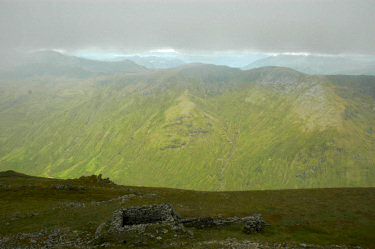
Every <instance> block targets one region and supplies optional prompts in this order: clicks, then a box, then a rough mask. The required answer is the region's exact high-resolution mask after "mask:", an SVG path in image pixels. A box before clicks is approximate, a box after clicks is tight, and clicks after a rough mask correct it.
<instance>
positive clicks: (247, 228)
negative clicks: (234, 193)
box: [242, 214, 267, 234]
mask: <svg viewBox="0 0 375 249" xmlns="http://www.w3.org/2000/svg"><path fill="white" fill-rule="evenodd" d="M266 224H267V223H266V222H265V221H264V220H263V218H262V216H261V215H260V214H254V215H253V216H249V217H247V219H246V223H245V225H244V226H243V229H242V231H243V232H244V233H246V234H251V233H259V232H261V231H262V230H263V228H264V226H265V225H266Z"/></svg>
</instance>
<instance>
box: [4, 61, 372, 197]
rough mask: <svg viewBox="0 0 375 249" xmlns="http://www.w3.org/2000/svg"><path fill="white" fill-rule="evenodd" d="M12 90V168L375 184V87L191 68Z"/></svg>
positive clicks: (8, 143)
mask: <svg viewBox="0 0 375 249" xmlns="http://www.w3.org/2000/svg"><path fill="white" fill-rule="evenodd" d="M66 73H67V74H66V75H65V76H63V77H60V76H59V77H57V76H54V75H50V76H46V75H43V76H34V77H28V78H14V77H10V78H6V77H3V78H2V79H1V80H0V88H1V90H0V95H1V96H0V116H1V119H0V169H1V170H9V169H11V170H16V171H19V172H23V173H28V174H33V175H38V176H48V177H58V178H71V177H79V176H81V175H91V174H100V173H102V174H104V175H107V176H110V177H111V179H113V180H114V181H115V182H116V183H119V184H129V185H138V186H153V187H173V188H184V189H195V190H250V189H293V188H326V187H372V186H374V181H373V179H374V176H375V167H374V158H375V154H374V153H375V151H374V148H375V146H374V142H375V135H374V133H373V129H375V98H374V96H375V94H374V92H375V77H373V76H319V75H317V76H316V75H308V74H303V73H300V72H297V71H294V70H292V69H288V68H280V67H264V68H258V69H253V70H247V71H243V70H240V69H234V68H229V67H225V66H214V65H208V64H189V65H184V66H181V67H178V68H173V69H167V70H159V71H146V72H138V73H127V74H122V73H119V74H110V75H96V76H90V77H85V78H82V77H76V76H75V75H74V74H73V75H70V76H69V72H66Z"/></svg>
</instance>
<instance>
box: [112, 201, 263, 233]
mask: <svg viewBox="0 0 375 249" xmlns="http://www.w3.org/2000/svg"><path fill="white" fill-rule="evenodd" d="M156 223H169V224H172V225H180V226H186V227H195V228H199V229H203V228H209V227H214V226H224V225H228V224H233V223H244V227H243V232H244V233H247V234H250V233H258V232H261V231H262V230H263V228H264V226H265V225H267V223H266V222H265V221H264V220H263V218H262V216H261V215H259V214H254V215H253V216H247V217H244V218H238V217H232V218H216V219H214V218H212V217H209V216H207V217H196V218H183V217H181V216H179V215H178V214H177V213H176V212H175V211H174V209H173V207H172V206H171V205H170V204H159V205H146V206H140V207H129V208H122V209H119V210H116V211H115V212H114V213H113V217H112V221H111V222H110V224H109V232H111V233H119V232H120V233H121V232H127V231H135V230H144V228H145V226H147V225H149V224H156Z"/></svg>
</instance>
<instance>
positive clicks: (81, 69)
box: [1, 51, 148, 78]
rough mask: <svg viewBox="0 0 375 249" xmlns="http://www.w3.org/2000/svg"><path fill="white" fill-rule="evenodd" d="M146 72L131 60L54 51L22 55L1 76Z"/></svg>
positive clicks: (74, 75) (76, 75) (70, 75)
mask: <svg viewBox="0 0 375 249" xmlns="http://www.w3.org/2000/svg"><path fill="white" fill-rule="evenodd" d="M147 70H148V69H147V68H145V67H143V66H140V65H138V64H136V63H134V62H133V61H131V60H122V61H116V62H108V61H95V60H88V59H83V58H78V57H75V56H67V55H63V54H61V53H58V52H54V51H41V52H34V53H29V54H24V55H22V57H21V58H20V59H19V60H18V61H15V62H14V63H13V65H12V66H11V67H8V68H7V70H3V72H2V73H1V75H2V76H3V77H21V78H22V77H24V78H27V77H33V76H38V77H41V76H67V77H88V76H93V75H108V74H117V73H118V74H120V73H138V72H145V71H147Z"/></svg>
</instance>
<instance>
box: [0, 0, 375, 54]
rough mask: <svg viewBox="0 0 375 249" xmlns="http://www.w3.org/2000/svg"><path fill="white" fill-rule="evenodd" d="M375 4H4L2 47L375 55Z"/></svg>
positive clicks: (0, 4) (307, 0)
mask: <svg viewBox="0 0 375 249" xmlns="http://www.w3.org/2000/svg"><path fill="white" fill-rule="evenodd" d="M374 13H375V0H316V1H313V0H247V1H245V0H220V1H214V0H199V1H197V0H148V1H146V0H124V1H120V0H92V1H90V0H0V50H2V51H12V50H38V49H60V50H62V51H70V52H72V51H73V52H74V51H94V52H95V51H96V52H97V51H99V52H100V51H102V52H103V51H104V52H108V53H117V52H118V53H139V52H142V51H155V50H163V49H164V50H166V51H168V50H170V51H178V52H181V53H206V54H207V53H208V54H209V53H237V52H239V53H290V52H293V53H313V54H354V55H357V54H363V55H375V27H374V26H375V14H374Z"/></svg>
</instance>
